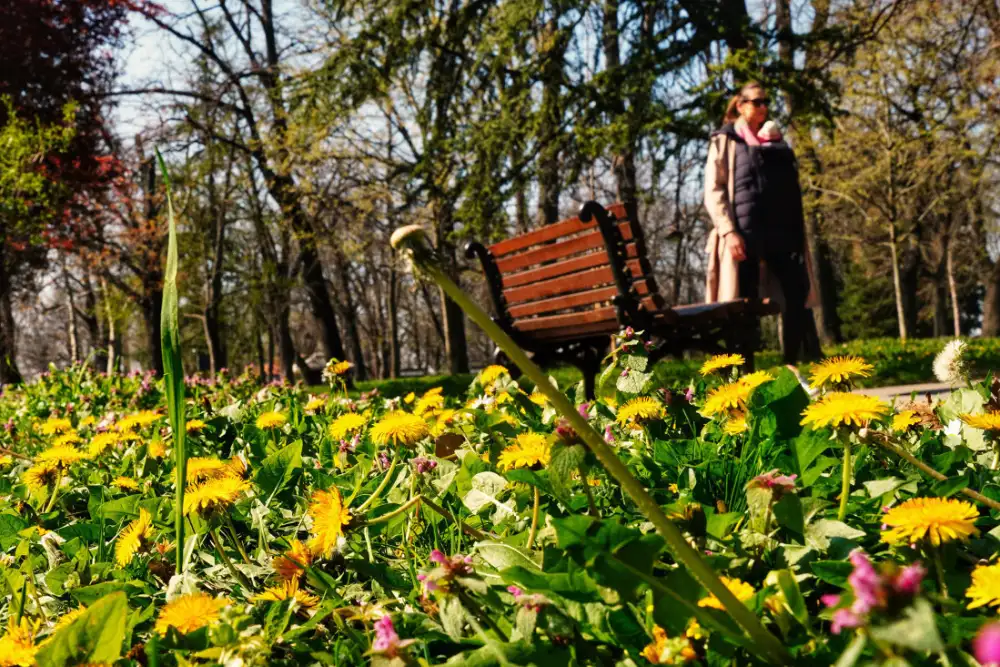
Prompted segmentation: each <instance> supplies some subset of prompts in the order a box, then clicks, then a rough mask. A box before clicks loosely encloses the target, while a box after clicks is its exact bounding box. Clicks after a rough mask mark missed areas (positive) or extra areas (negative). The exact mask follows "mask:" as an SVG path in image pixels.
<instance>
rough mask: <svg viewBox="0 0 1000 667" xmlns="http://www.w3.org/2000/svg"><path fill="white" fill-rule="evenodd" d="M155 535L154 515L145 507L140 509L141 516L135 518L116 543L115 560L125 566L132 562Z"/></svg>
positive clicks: (119, 564)
mask: <svg viewBox="0 0 1000 667" xmlns="http://www.w3.org/2000/svg"><path fill="white" fill-rule="evenodd" d="M152 537H153V517H152V516H151V515H150V513H149V512H147V511H146V510H144V509H140V510H139V518H138V519H135V520H134V521H132V522H131V523H129V525H128V526H126V527H125V530H123V531H122V533H121V535H119V536H118V542H117V544H115V562H116V563H117V564H118V567H125V566H126V565H128V564H129V563H131V562H132V559H133V558H134V557H135V555H136V554H137V553H139V551H140V550H142V549H144V548H146V546H147V545H148V542H149V540H150V539H151V538H152Z"/></svg>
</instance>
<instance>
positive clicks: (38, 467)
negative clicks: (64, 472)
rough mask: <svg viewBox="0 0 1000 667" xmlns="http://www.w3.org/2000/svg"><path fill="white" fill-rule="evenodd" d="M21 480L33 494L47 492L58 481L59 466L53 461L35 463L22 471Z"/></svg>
mask: <svg viewBox="0 0 1000 667" xmlns="http://www.w3.org/2000/svg"><path fill="white" fill-rule="evenodd" d="M23 479H24V483H25V484H26V485H27V486H28V489H29V490H31V491H32V492H33V493H42V492H44V491H48V490H49V487H50V486H52V485H53V484H55V483H56V480H57V479H59V466H58V465H57V464H56V463H54V462H53V461H43V462H41V463H36V464H35V465H33V466H31V467H30V468H28V469H27V470H25V471H24V477H23Z"/></svg>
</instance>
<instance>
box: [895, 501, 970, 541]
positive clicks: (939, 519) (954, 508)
mask: <svg viewBox="0 0 1000 667" xmlns="http://www.w3.org/2000/svg"><path fill="white" fill-rule="evenodd" d="M978 518H979V511H978V510H977V509H976V508H975V507H974V506H973V505H972V503H968V502H965V501H963V500H955V499H954V498H911V499H910V500H907V501H906V502H905V503H902V504H901V505H899V506H897V507H893V508H892V509H890V510H889V511H888V512H886V513H885V516H883V517H882V523H883V524H885V525H886V526H887V527H888V528H887V529H886V530H884V531H883V532H882V540H883V541H884V542H888V543H890V544H900V543H905V544H915V543H917V542H919V541H921V540H924V539H929V540H930V542H931V544H933V545H934V546H938V545H940V544H943V543H945V542H951V541H952V540H962V541H964V540H966V539H968V538H969V537H970V536H972V535H977V534H978V533H979V530H978V529H977V528H976V526H975V522H976V519H978Z"/></svg>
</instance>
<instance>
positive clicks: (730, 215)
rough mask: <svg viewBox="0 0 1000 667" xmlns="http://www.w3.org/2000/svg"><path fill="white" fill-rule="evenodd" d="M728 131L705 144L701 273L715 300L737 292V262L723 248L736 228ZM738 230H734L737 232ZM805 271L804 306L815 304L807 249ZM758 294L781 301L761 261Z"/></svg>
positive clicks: (732, 156) (710, 300)
mask: <svg viewBox="0 0 1000 667" xmlns="http://www.w3.org/2000/svg"><path fill="white" fill-rule="evenodd" d="M732 143H733V140H732V138H730V137H729V136H728V135H726V134H723V133H719V134H716V135H714V136H713V137H712V138H711V140H710V141H709V144H708V163H707V164H706V165H705V208H706V210H708V215H709V217H710V218H711V219H712V231H711V232H709V235H708V244H707V245H706V247H705V251H706V252H707V253H708V271H707V272H706V274H705V301H706V303H717V302H720V301H731V300H733V299H737V298H739V296H740V279H739V271H738V270H737V268H738V266H739V262H737V261H736V260H735V259H733V256H732V254H731V253H730V252H729V251H728V250H727V248H726V239H727V238H732V237H726V234H728V233H729V232H736V229H737V227H736V211H735V210H734V209H733V205H732V201H733V195H734V190H735V181H734V174H735V171H736V169H735V167H736V151H734V150H732V145H731V144H732ZM737 233H738V232H737ZM805 257H806V271H807V272H808V274H809V296H808V297H807V298H806V307H807V308H813V307H815V306H816V305H817V294H818V292H817V291H816V280H815V277H814V276H813V270H812V264H811V262H810V261H809V253H808V252H806V253H805ZM760 296H761V298H770V299H772V300H774V301H777V302H778V303H780V304H782V305H784V297H783V296H782V294H781V285H780V284H779V283H778V281H777V280H775V279H773V278H771V276H769V274H768V272H767V265H766V264H765V263H764V262H761V280H760Z"/></svg>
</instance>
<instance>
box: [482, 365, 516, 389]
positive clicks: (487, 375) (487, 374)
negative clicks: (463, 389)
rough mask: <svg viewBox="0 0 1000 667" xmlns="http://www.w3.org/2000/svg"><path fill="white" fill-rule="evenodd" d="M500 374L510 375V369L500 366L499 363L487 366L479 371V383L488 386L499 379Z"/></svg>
mask: <svg viewBox="0 0 1000 667" xmlns="http://www.w3.org/2000/svg"><path fill="white" fill-rule="evenodd" d="M502 375H510V371H508V370H507V368H506V367H505V366H500V365H499V364H493V365H492V366H487V367H486V368H484V369H483V370H481V371H479V384H480V385H482V386H484V387H488V386H490V385H491V384H493V383H494V382H496V381H497V380H499V379H500V377H501V376H502Z"/></svg>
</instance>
